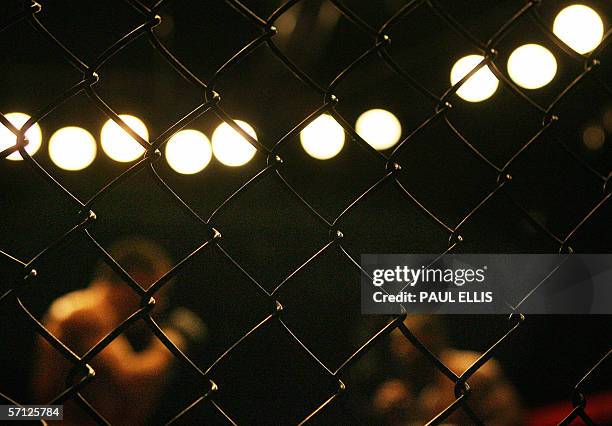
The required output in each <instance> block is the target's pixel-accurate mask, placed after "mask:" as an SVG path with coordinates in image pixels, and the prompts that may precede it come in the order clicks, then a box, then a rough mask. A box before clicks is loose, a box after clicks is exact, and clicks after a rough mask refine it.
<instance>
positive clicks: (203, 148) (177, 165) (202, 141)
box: [166, 129, 212, 175]
mask: <svg viewBox="0 0 612 426" xmlns="http://www.w3.org/2000/svg"><path fill="white" fill-rule="evenodd" d="M211 158H212V148H211V146H210V141H209V140H208V138H207V137H206V135H205V134H204V133H202V132H199V131H197V130H193V129H185V130H181V131H180V132H177V133H176V134H174V135H173V136H172V137H171V138H170V140H169V141H168V143H167V144H166V160H167V161H168V164H169V165H170V167H171V168H172V170H174V171H175V172H177V173H180V174H183V175H192V174H194V173H197V172H199V171H202V170H204V168H205V167H206V166H207V165H208V163H210V159H211Z"/></svg>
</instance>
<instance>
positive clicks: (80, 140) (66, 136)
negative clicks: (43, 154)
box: [49, 127, 97, 170]
mask: <svg viewBox="0 0 612 426" xmlns="http://www.w3.org/2000/svg"><path fill="white" fill-rule="evenodd" d="M96 151H97V147H96V140H95V139H94V137H93V136H92V134H91V133H89V132H88V131H87V130H85V129H82V128H80V127H64V128H62V129H59V130H58V131H57V132H55V133H54V134H53V136H51V139H49V157H51V161H53V162H54V163H55V164H56V165H57V166H58V167H59V168H62V169H64V170H83V169H84V168H85V167H87V166H89V165H90V164H91V163H92V162H93V160H94V158H96Z"/></svg>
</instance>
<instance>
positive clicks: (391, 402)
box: [372, 315, 525, 426]
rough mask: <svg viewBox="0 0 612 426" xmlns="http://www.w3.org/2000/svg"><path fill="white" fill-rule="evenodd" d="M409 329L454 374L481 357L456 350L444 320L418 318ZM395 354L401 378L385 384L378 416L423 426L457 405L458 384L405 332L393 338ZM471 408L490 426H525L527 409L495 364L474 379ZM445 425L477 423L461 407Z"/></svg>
mask: <svg viewBox="0 0 612 426" xmlns="http://www.w3.org/2000/svg"><path fill="white" fill-rule="evenodd" d="M405 324H406V326H407V327H408V328H409V329H410V331H411V332H412V333H413V334H414V335H415V336H417V337H418V338H419V340H420V341H421V342H422V343H423V344H424V345H425V346H426V347H427V348H428V349H429V350H430V351H431V352H432V353H434V354H435V355H436V356H437V357H438V358H439V359H440V360H441V361H442V362H443V363H444V364H445V365H446V366H447V367H448V368H449V369H450V370H452V371H453V372H454V373H455V374H457V375H458V376H460V375H461V374H462V373H463V372H464V371H465V370H467V369H468V368H469V367H470V366H471V365H472V364H473V363H474V362H475V361H476V360H477V359H478V358H479V357H480V355H481V354H480V353H477V352H470V351H463V350H457V349H454V348H452V347H451V346H450V345H449V343H448V339H447V336H446V330H445V327H444V324H443V318H441V317H439V316H436V315H413V316H409V317H408V318H407V319H406V320H405ZM390 346H391V347H390V349H391V354H392V358H393V360H394V361H395V362H396V363H397V365H396V367H397V368H396V369H395V370H396V371H397V377H395V378H391V379H388V380H386V381H385V382H383V383H382V384H381V385H380V386H379V387H378V389H377V390H376V392H375V394H374V398H373V401H372V406H373V411H374V415H375V417H377V418H378V419H379V420H380V421H381V423H382V424H386V425H389V426H409V425H410V426H412V425H422V424H425V423H427V422H428V421H430V420H432V419H433V418H434V417H435V416H437V415H438V414H439V413H440V412H442V411H443V410H444V409H446V408H447V407H448V406H449V405H451V404H452V403H453V402H454V401H455V399H456V398H455V395H454V387H455V384H454V382H453V381H451V380H450V379H449V378H448V377H447V376H445V375H444V374H443V373H442V372H441V371H440V370H439V369H437V368H436V367H435V365H434V364H433V363H432V362H431V361H429V360H428V359H427V358H426V357H425V356H424V355H423V354H422V353H421V352H420V351H419V350H418V349H417V348H416V347H414V346H413V345H412V344H411V343H410V342H409V341H408V340H407V339H406V337H405V336H404V335H403V334H402V333H401V331H400V330H398V329H396V330H394V331H393V332H392V333H391V343H390ZM467 382H468V384H469V385H470V389H471V392H470V395H469V397H468V399H467V402H468V405H469V406H470V408H472V410H473V411H474V412H475V413H476V415H477V416H478V417H479V418H480V419H481V420H482V421H483V422H484V423H485V424H486V425H493V426H511V425H512V426H517V425H523V424H525V418H524V413H523V408H522V406H521V403H520V400H519V397H518V395H517V392H516V390H515V389H514V387H513V386H512V384H511V383H510V382H509V381H508V380H507V379H506V378H505V377H504V375H503V372H502V369H501V366H500V365H499V363H498V362H497V361H495V360H494V359H490V360H489V361H487V362H486V363H485V364H484V365H483V366H482V367H480V368H479V369H478V370H477V371H476V372H475V373H474V374H473V375H472V376H471V377H470V378H469V379H468V380H467ZM444 424H445V425H471V424H473V421H472V420H470V418H469V417H468V416H467V414H465V413H464V412H463V410H462V409H461V408H459V409H458V410H456V411H455V412H454V413H453V414H451V415H450V416H449V417H448V418H447V419H446V420H445V422H444Z"/></svg>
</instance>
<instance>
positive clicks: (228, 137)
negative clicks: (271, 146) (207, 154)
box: [212, 120, 257, 167]
mask: <svg viewBox="0 0 612 426" xmlns="http://www.w3.org/2000/svg"><path fill="white" fill-rule="evenodd" d="M234 121H235V122H236V124H237V125H238V126H240V128H241V129H242V130H244V131H245V132H246V133H247V134H248V135H250V136H251V137H252V138H253V139H255V140H257V133H255V129H253V127H252V126H251V125H250V124H249V123H247V122H245V121H242V120H234ZM212 151H213V154H214V155H215V158H216V159H217V160H219V161H220V162H221V163H223V164H225V165H226V166H230V167H238V166H242V165H244V164H246V163H248V162H249V161H251V159H252V158H253V156H254V155H255V152H256V151H257V150H256V149H255V147H254V146H253V145H251V143H250V142H249V141H248V140H246V138H244V136H242V135H241V134H240V133H238V132H237V131H236V130H235V129H234V128H232V126H230V125H229V124H227V123H221V124H219V126H218V127H217V128H216V129H215V131H214V132H213V134H212Z"/></svg>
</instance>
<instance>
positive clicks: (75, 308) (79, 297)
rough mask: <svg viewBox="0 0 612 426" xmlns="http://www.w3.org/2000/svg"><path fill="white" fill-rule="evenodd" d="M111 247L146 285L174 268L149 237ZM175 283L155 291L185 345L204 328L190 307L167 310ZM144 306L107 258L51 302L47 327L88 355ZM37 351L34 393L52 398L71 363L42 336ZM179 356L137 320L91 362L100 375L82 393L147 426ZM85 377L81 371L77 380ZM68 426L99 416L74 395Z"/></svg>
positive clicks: (114, 416)
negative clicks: (81, 284) (85, 282)
mask: <svg viewBox="0 0 612 426" xmlns="http://www.w3.org/2000/svg"><path fill="white" fill-rule="evenodd" d="M109 253H110V255H111V256H112V257H113V258H114V259H115V260H116V261H117V262H118V263H119V265H121V266H122V268H123V269H124V270H125V271H126V272H127V273H128V274H129V275H130V276H131V277H132V278H133V279H134V280H135V281H136V282H137V283H139V284H140V286H141V287H143V288H145V289H147V288H149V287H150V286H151V285H152V284H153V283H155V282H156V281H157V280H158V279H159V278H160V277H162V276H163V275H164V274H165V273H166V272H168V271H169V270H170V269H171V267H172V263H171V260H170V257H169V256H168V254H167V253H166V252H165V250H163V249H162V248H161V247H160V246H158V245H157V244H155V243H153V242H151V241H148V240H145V239H142V238H130V239H126V240H123V241H120V242H118V243H116V244H114V245H113V247H112V248H111V249H110V250H109ZM170 286H171V283H168V284H166V285H165V286H164V287H162V289H160V290H159V291H158V292H157V293H156V294H155V300H156V305H155V307H154V311H153V312H154V313H156V314H158V313H159V314H161V316H162V317H164V316H165V317H166V320H165V321H164V323H165V325H164V324H162V326H161V327H162V330H163V331H164V333H165V334H166V335H167V336H168V337H169V338H170V340H172V342H173V343H174V344H175V345H176V346H177V347H178V348H179V349H181V350H182V351H185V350H186V348H187V345H188V342H190V341H197V340H201V338H202V337H203V335H204V331H205V328H204V325H203V324H202V322H201V321H200V319H199V318H198V317H197V316H196V315H195V314H193V313H191V312H190V311H188V310H186V309H185V308H179V309H177V310H175V311H173V312H172V313H170V314H165V308H166V305H167V297H166V296H167V295H166V292H167V289H168V288H169V287H170ZM139 307H140V297H139V296H138V295H137V294H136V293H135V292H134V291H133V290H132V289H131V288H130V287H129V286H128V285H127V284H126V283H125V282H124V281H123V280H122V279H121V278H120V277H119V276H118V275H117V274H116V273H115V272H114V271H113V270H112V269H111V268H110V267H109V266H108V265H107V264H106V263H103V262H101V263H100V264H99V265H98V267H97V270H96V272H95V274H94V277H93V280H92V282H91V283H90V285H89V286H88V287H87V288H85V289H82V290H76V291H73V292H71V293H68V294H66V295H64V296H61V297H60V298H58V299H57V300H55V301H54V302H53V303H52V305H51V306H50V308H49V310H48V312H47V313H46V315H45V317H44V319H43V325H44V326H45V327H46V328H47V329H48V330H49V331H50V332H51V333H52V334H53V335H54V336H55V337H57V338H58V339H59V340H60V341H62V342H63V343H64V344H65V345H67V346H68V347H69V348H70V349H71V350H73V351H74V352H75V353H76V354H78V355H79V356H82V355H83V354H85V353H86V352H87V351H88V350H89V349H91V348H92V347H93V346H94V345H95V344H96V343H98V342H99V341H100V340H101V339H102V338H104V337H105V336H106V335H107V334H108V333H109V332H111V331H112V330H113V329H115V328H116V327H117V326H118V325H119V324H121V322H122V321H124V320H125V319H126V318H128V317H129V316H130V315H131V314H132V313H134V312H136V311H137V310H138V309H139ZM160 311H161V312H160ZM156 318H157V315H156ZM37 355H38V356H37V360H36V362H35V366H34V377H33V381H32V385H33V393H34V397H35V400H36V402H38V403H48V402H49V401H51V400H52V399H53V398H55V397H56V396H58V395H59V394H60V393H61V392H62V391H64V390H65V389H66V388H67V387H68V385H67V384H66V380H67V377H68V375H69V373H70V371H71V369H72V364H71V363H69V362H68V361H66V359H65V358H64V357H63V356H62V355H61V354H60V353H59V352H58V351H57V350H55V348H53V347H52V346H51V345H50V344H49V343H48V342H46V341H45V340H44V339H43V338H42V337H40V338H39V341H38V353H37ZM174 359H175V357H174V355H172V353H171V352H170V351H169V350H168V349H167V348H166V347H165V346H164V345H163V344H162V343H161V341H160V340H159V339H157V338H156V337H155V336H154V335H153V333H152V332H151V330H150V329H149V327H147V326H146V324H145V323H144V322H143V321H142V320H138V321H137V322H135V323H133V324H132V326H131V327H129V328H128V329H127V330H126V331H124V332H123V333H122V334H121V335H119V336H118V337H117V338H116V339H114V340H113V341H112V342H111V343H110V344H109V345H108V346H107V347H106V348H104V349H103V350H102V351H101V352H100V353H99V354H97V355H96V356H95V357H94V358H93V359H92V360H91V361H90V365H91V366H92V367H93V369H94V370H95V377H94V379H93V380H92V381H91V382H90V383H88V384H87V385H86V386H85V387H84V388H83V389H82V391H81V394H82V395H83V396H84V397H85V399H86V400H87V401H88V402H90V403H91V405H92V406H93V407H94V408H95V409H96V410H97V411H98V412H99V413H101V414H102V415H103V416H104V417H105V418H106V419H107V420H108V421H109V422H110V423H111V424H122V425H141V424H146V423H147V422H148V421H149V420H150V416H151V414H152V413H153V412H154V410H155V407H156V404H157V402H158V400H159V398H160V396H161V394H162V391H163V390H164V385H165V384H166V383H167V381H168V380H169V375H170V373H171V369H172V364H173V361H174ZM82 375H83V373H78V374H77V376H76V379H77V380H78V379H79V378H80V377H82ZM64 424H78V425H86V424H94V421H93V420H92V419H91V418H90V417H89V416H88V415H87V413H86V412H85V411H83V410H82V409H81V408H80V407H78V406H77V403H76V402H75V401H72V400H68V401H67V402H66V403H65V404H64Z"/></svg>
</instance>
